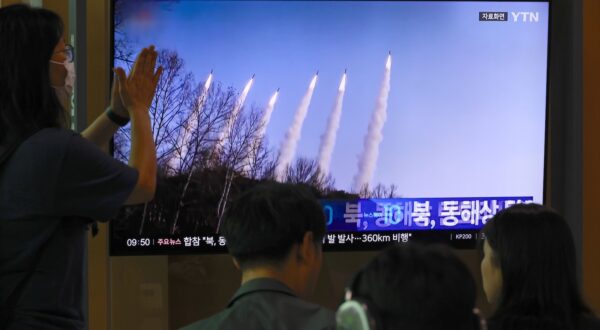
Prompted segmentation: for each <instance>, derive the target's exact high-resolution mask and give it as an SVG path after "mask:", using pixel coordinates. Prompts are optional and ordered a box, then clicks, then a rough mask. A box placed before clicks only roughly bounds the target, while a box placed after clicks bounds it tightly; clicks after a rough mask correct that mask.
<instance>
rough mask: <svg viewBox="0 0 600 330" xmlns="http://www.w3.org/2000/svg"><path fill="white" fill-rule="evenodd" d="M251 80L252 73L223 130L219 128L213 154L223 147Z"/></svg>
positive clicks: (244, 99)
mask: <svg viewBox="0 0 600 330" xmlns="http://www.w3.org/2000/svg"><path fill="white" fill-rule="evenodd" d="M253 82H254V75H252V78H250V80H248V82H247V83H246V86H245V87H244V89H243V90H242V93H241V94H240V96H239V97H238V100H237V102H236V103H235V106H234V108H233V111H232V112H231V115H230V116H229V118H228V119H227V123H226V124H225V126H224V127H223V130H221V133H220V134H219V139H218V140H217V143H216V145H215V148H214V150H213V154H214V155H218V154H219V153H220V152H221V149H222V148H223V144H224V143H225V139H227V138H228V137H229V136H230V135H231V129H232V128H233V124H235V121H236V120H237V118H238V116H239V114H240V111H241V110H242V108H243V107H244V102H246V97H247V96H248V93H249V92H250V88H251V87H252V83H253Z"/></svg>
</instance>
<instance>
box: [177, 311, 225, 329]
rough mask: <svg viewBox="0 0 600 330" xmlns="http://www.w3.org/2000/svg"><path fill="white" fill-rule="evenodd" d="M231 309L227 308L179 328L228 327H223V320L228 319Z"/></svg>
mask: <svg viewBox="0 0 600 330" xmlns="http://www.w3.org/2000/svg"><path fill="white" fill-rule="evenodd" d="M228 315H229V310H228V309H226V310H224V311H221V312H220V313H217V314H215V315H213V316H211V317H209V318H207V319H203V320H200V321H196V322H194V323H192V324H188V325H186V326H184V327H182V328H180V329H179V330H208V329H226V328H224V327H223V321H224V320H227V316H228Z"/></svg>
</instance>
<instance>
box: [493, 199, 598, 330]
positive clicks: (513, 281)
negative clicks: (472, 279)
mask: <svg viewBox="0 0 600 330" xmlns="http://www.w3.org/2000/svg"><path fill="white" fill-rule="evenodd" d="M483 233H484V234H485V241H484V243H483V254H484V256H483V260H482V262H481V274H482V278H483V286H484V291H485V294H486V296H487V299H488V301H489V302H491V303H494V304H496V314H495V315H496V316H499V315H502V314H511V313H516V314H519V313H527V314H528V317H544V318H551V317H556V318H558V319H562V320H565V319H569V318H571V317H573V316H574V315H573V313H575V314H578V313H581V312H585V311H587V308H586V307H585V304H584V303H583V300H582V299H581V296H580V293H579V288H578V285H577V280H576V266H575V245H574V243H573V238H572V235H571V230H570V228H569V226H568V224H567V223H566V221H565V220H564V219H563V217H562V216H560V215H559V214H558V213H556V212H555V211H553V210H551V209H549V208H546V207H544V206H542V205H538V204H518V205H515V206H512V207H510V208H507V209H504V210H502V211H500V212H498V213H497V214H496V215H495V216H494V218H492V219H491V220H490V221H489V222H488V223H487V224H486V225H485V227H484V228H483ZM532 329H535V327H532ZM548 329H550V328H548Z"/></svg>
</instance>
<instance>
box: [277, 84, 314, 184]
mask: <svg viewBox="0 0 600 330" xmlns="http://www.w3.org/2000/svg"><path fill="white" fill-rule="evenodd" d="M318 77H319V76H318V75H315V76H314V77H313V79H312V80H311V82H310V85H309V86H308V90H307V91H306V94H304V97H303V98H302V101H301V102H300V105H299V106H298V109H297V110H296V114H295V115H294V121H293V122H292V125H291V126H290V127H289V128H288V131H287V132H286V133H285V137H284V139H283V143H282V144H281V149H280V150H279V162H278V163H277V167H276V168H275V177H276V178H277V180H279V181H283V180H284V179H285V173H286V171H287V168H288V166H289V165H290V163H291V162H292V159H293V158H294V155H295V154H296V147H297V146H298V141H299V140H300V133H301V131H302V125H303V124H304V119H305V118H306V114H307V113H308V107H309V106H310V101H311V99H312V96H313V93H314V91H315V86H316V85H317V78H318Z"/></svg>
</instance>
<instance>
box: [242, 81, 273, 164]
mask: <svg viewBox="0 0 600 330" xmlns="http://www.w3.org/2000/svg"><path fill="white" fill-rule="evenodd" d="M278 96H279V88H278V89H277V91H275V93H274V94H273V96H271V99H270V100H269V104H267V108H266V109H265V112H264V113H263V116H262V118H261V121H260V126H259V128H258V132H257V133H256V136H255V139H254V141H253V142H252V144H251V145H249V146H248V149H247V150H246V159H245V160H244V163H243V164H244V172H246V173H247V172H249V171H250V165H251V164H250V161H251V158H252V152H253V151H254V152H255V151H256V149H257V148H258V146H259V145H260V142H261V141H262V139H263V137H264V136H265V132H266V131H267V126H268V125H269V122H270V121H271V114H273V110H274V109H275V103H277V97H278Z"/></svg>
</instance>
